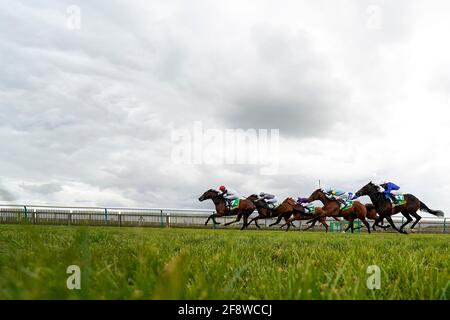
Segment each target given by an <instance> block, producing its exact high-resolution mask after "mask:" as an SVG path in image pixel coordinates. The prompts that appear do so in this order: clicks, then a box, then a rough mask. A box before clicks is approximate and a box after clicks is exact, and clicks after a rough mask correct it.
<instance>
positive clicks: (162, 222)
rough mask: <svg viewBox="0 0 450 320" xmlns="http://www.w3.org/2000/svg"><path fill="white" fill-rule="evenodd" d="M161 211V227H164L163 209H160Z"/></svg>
mask: <svg viewBox="0 0 450 320" xmlns="http://www.w3.org/2000/svg"><path fill="white" fill-rule="evenodd" d="M160 213H161V215H160V218H161V228H164V220H163V219H164V218H163V211H162V210H160Z"/></svg>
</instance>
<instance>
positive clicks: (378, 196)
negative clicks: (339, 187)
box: [355, 181, 444, 234]
mask: <svg viewBox="0 0 450 320" xmlns="http://www.w3.org/2000/svg"><path fill="white" fill-rule="evenodd" d="M355 195H356V196H357V197H361V196H369V198H370V200H372V203H373V204H374V205H375V208H376V210H377V211H378V213H379V215H380V217H379V218H378V220H377V221H382V220H383V219H384V218H386V220H387V221H388V222H389V224H390V225H391V226H392V228H393V229H394V230H396V231H398V232H400V233H404V234H407V232H406V231H405V230H403V228H404V227H405V226H406V225H408V224H409V223H410V222H411V221H412V220H413V219H412V218H411V216H413V217H414V218H416V221H415V222H414V223H413V224H412V225H411V230H412V229H413V228H414V227H415V225H416V224H417V223H418V222H419V221H420V219H422V217H421V216H419V215H418V214H417V211H419V210H420V211H426V212H428V213H431V214H433V215H435V216H438V217H443V216H444V213H443V212H442V211H441V210H431V209H430V208H428V207H427V206H426V205H425V204H424V203H423V202H422V201H420V200H419V199H418V198H416V197H415V196H413V195H412V194H404V198H405V203H404V204H401V205H397V206H394V207H392V203H391V201H390V200H389V199H386V198H385V196H384V195H383V194H382V193H381V192H379V191H378V187H377V185H375V184H374V183H372V181H371V182H369V183H368V184H366V185H365V186H364V187H362V188H361V189H359V190H358V191H357V192H356V193H355ZM397 213H401V214H402V215H403V216H404V217H405V218H406V222H405V223H404V224H402V225H401V227H400V229H397V227H396V226H395V224H394V222H393V221H392V218H391V216H392V215H394V214H397Z"/></svg>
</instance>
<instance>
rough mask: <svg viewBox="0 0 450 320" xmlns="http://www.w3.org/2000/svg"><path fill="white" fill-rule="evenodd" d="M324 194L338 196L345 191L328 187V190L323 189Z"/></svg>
mask: <svg viewBox="0 0 450 320" xmlns="http://www.w3.org/2000/svg"><path fill="white" fill-rule="evenodd" d="M325 194H326V195H327V196H334V197H336V196H337V197H340V196H342V195H344V194H345V192H344V191H341V190H336V189H328V190H326V191H325Z"/></svg>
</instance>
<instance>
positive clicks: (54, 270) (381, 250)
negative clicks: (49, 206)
mask: <svg viewBox="0 0 450 320" xmlns="http://www.w3.org/2000/svg"><path fill="white" fill-rule="evenodd" d="M449 240H450V237H449V236H448V235H429V234H426V235H425V234H410V235H400V234H386V233H376V234H371V235H368V234H366V233H361V234H353V235H352V234H341V233H328V234H325V233H322V232H296V231H292V232H289V233H286V232H279V231H270V230H247V231H239V230H222V229H217V230H207V229H180V228H173V229H156V228H115V227H64V226H35V225H0V299H449V298H450V248H449V247H450V246H449ZM69 265H78V266H79V267H80V269H81V290H68V289H67V286H66V280H67V278H68V277H69V274H67V273H66V270H67V267H68V266H69ZM370 265H377V266H379V267H380V270H381V288H380V289H379V290H369V289H368V288H367V285H366V281H367V278H368V277H369V276H370V274H368V273H367V268H368V266H370Z"/></svg>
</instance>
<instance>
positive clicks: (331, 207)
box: [307, 189, 370, 233]
mask: <svg viewBox="0 0 450 320" xmlns="http://www.w3.org/2000/svg"><path fill="white" fill-rule="evenodd" d="M315 200H319V201H321V202H322V203H323V205H324V207H323V208H322V209H323V213H322V214H321V215H319V216H318V217H317V218H315V219H316V220H319V219H320V217H339V216H342V217H343V218H344V219H345V220H347V221H348V222H349V224H348V227H347V228H346V229H345V231H347V230H348V229H350V228H351V229H352V233H353V230H354V226H353V221H354V220H355V219H359V220H361V221H362V223H363V224H364V225H365V226H366V228H367V231H368V232H369V233H370V225H369V223H368V222H367V220H366V216H367V209H366V206H365V205H363V204H362V203H361V202H359V201H353V206H352V207H350V208H349V209H346V210H341V205H340V203H339V201H337V200H333V199H329V198H328V197H327V196H326V194H325V192H323V191H322V189H317V190H316V191H314V192H313V193H312V194H311V195H310V196H309V198H308V199H307V202H313V201H315Z"/></svg>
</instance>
